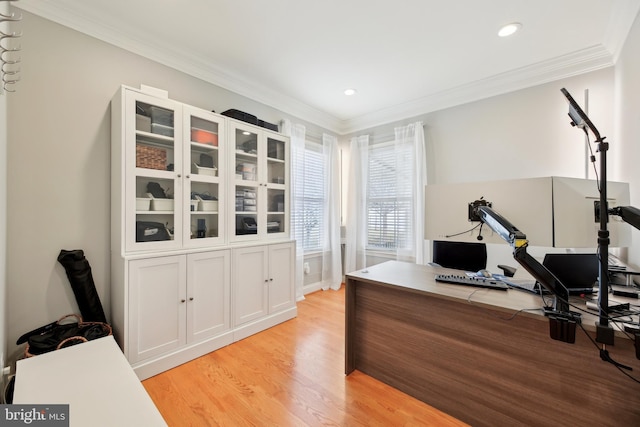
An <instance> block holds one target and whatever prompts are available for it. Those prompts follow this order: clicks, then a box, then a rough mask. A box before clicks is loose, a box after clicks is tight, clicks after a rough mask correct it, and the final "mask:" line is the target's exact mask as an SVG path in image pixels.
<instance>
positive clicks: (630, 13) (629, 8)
mask: <svg viewBox="0 0 640 427" xmlns="http://www.w3.org/2000/svg"><path fill="white" fill-rule="evenodd" d="M15 6H16V7H19V8H20V9H23V10H25V11H27V12H30V13H33V14H35V15H38V16H41V17H43V18H45V19H48V20H51V21H53V22H56V23H58V24H61V25H64V26H66V27H69V28H72V29H74V30H76V31H79V32H81V33H84V34H87V35H89V36H92V37H95V38H97V39H99V40H102V41H104V42H107V43H110V44H112V45H115V46H117V47H120V48H122V49H125V50H127V51H130V52H133V53H135V54H137V55H140V56H143V57H145V58H148V59H150V60H153V61H156V62H158V63H160V64H163V65H166V66H168V67H171V68H174V69H176V70H178V71H181V72H184V73H186V74H188V75H191V76H194V77H197V78H199V79H201V80H204V81H206V82H208V83H211V84H214V85H216V86H219V87H222V88H224V89H227V90H229V91H231V92H234V93H237V94H239V95H242V96H244V97H247V98H249V99H252V100H254V101H257V102H260V103H262V104H265V105H268V106H270V107H272V108H275V109H277V110H280V111H282V112H283V113H285V114H289V115H291V116H293V117H297V118H298V119H301V120H305V121H308V122H310V123H313V124H315V125H317V126H319V127H322V128H325V129H327V130H329V131H331V132H335V133H336V134H338V135H346V134H350V133H355V132H358V131H362V130H365V129H369V128H373V127H376V126H380V125H384V124H389V123H393V122H397V121H401V120H405V119H407V118H411V117H416V116H419V115H423V114H427V113H429V112H433V111H437V110H441V109H444V108H449V107H453V106H456V105H461V104H465V103H469V102H473V101H478V100H480V99H484V98H488V97H491V96H496V95H500V94H504V93H508V92H512V91H515V90H520V89H525V88H528V87H532V86H536V85H539V84H544V83H548V82H551V81H555V80H559V79H563V78H567V77H571V76H575V75H579V74H583V73H587V72H590V71H595V70H599V69H602V68H606V67H610V66H612V65H614V64H615V59H616V58H617V55H618V54H619V52H620V50H621V49H622V47H623V45H624V40H625V39H626V37H627V34H628V32H629V30H630V28H631V26H632V24H633V20H634V19H635V17H636V15H637V14H638V10H639V9H640V4H638V2H636V1H634V0H625V3H624V5H623V6H624V7H620V8H618V9H616V12H615V13H614V15H613V16H612V17H611V19H610V22H609V25H608V31H607V35H606V40H605V43H604V45H597V46H592V47H590V48H587V49H583V50H581V51H578V52H572V53H570V54H567V55H563V56H561V57H557V58H553V59H551V60H548V61H543V62H540V63H537V64H533V65H530V66H526V67H522V68H518V69H514V70H511V71H508V72H505V73H501V74H498V75H494V76H491V77H488V78H484V79H480V80H477V81H475V82H471V83H468V84H465V85H461V86H458V87H454V88H450V89H446V90H443V91H440V92H437V93H433V94H430V95H428V96H425V97H421V98H419V99H415V100H411V101H408V102H404V103H401V104H398V105H394V106H390V107H388V108H384V109H381V110H378V111H375V112H372V113H367V114H365V115H363V116H360V117H354V118H350V119H346V120H340V119H338V118H337V117H334V116H332V115H330V114H328V113H326V112H323V111H320V110H318V109H316V108H313V107H311V106H309V105H308V104H305V103H303V102H300V101H298V100H296V99H294V98H292V97H289V96H286V95H283V94H282V93H279V92H276V91H274V90H272V89H270V88H267V87H264V86H262V85H259V84H257V83H255V82H250V81H247V80H242V79H239V78H238V77H237V76H235V75H231V74H229V73H227V72H225V70H223V69H221V68H219V67H216V66H215V65H214V64H211V63H206V62H203V61H202V60H201V59H200V58H198V57H195V56H192V55H189V54H188V53H186V52H185V51H184V50H178V49H175V48H172V46H167V45H158V44H156V43H155V42H154V41H152V40H147V39H144V36H140V35H138V36H137V37H136V36H134V35H132V34H131V31H130V29H129V31H127V29H126V28H117V27H115V26H109V25H107V24H105V23H104V22H101V21H97V20H94V21H91V20H87V18H86V17H83V16H80V15H79V14H78V13H76V12H75V11H74V10H72V9H71V8H68V7H67V8H65V7H64V6H63V5H62V4H60V3H57V2H42V1H34V0H21V1H20V2H19V3H17V4H16V5H15Z"/></svg>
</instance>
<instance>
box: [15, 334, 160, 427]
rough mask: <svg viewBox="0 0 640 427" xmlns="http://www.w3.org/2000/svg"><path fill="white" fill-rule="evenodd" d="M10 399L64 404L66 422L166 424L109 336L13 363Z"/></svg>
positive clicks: (81, 424) (93, 425)
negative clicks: (67, 406)
mask: <svg viewBox="0 0 640 427" xmlns="http://www.w3.org/2000/svg"><path fill="white" fill-rule="evenodd" d="M13 403H16V404H34V405H35V404H38V405H39V404H69V420H70V425H71V426H79V427H80V426H92V427H97V426H105V427H112V426H132V427H133V426H145V427H151V426H166V425H167V424H166V423H165V421H164V419H163V418H162V416H161V415H160V412H158V409H157V408H156V406H155V405H154V403H153V401H152V400H151V398H150V397H149V395H148V394H147V392H146V390H145V389H144V387H143V386H142V383H140V380H139V379H138V377H137V376H136V375H135V373H134V372H133V369H131V366H130V365H129V363H128V362H127V360H126V359H125V357H124V355H123V354H122V351H121V350H120V348H119V347H118V345H117V344H116V342H115V340H114V339H113V337H112V336H108V337H104V338H100V339H97V340H93V341H89V342H86V343H82V344H78V345H74V346H71V347H67V348H64V349H61V350H57V351H52V352H50V353H46V354H41V355H38V356H35V357H31V358H28V359H23V360H19V361H18V362H17V366H16V384H15V390H14V397H13Z"/></svg>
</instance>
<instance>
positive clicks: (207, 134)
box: [112, 87, 226, 253]
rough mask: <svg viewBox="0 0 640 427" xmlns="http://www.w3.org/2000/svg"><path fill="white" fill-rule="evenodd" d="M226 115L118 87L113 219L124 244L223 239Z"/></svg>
mask: <svg viewBox="0 0 640 427" xmlns="http://www.w3.org/2000/svg"><path fill="white" fill-rule="evenodd" d="M225 123H226V122H225V118H224V117H223V116H219V115H217V114H214V113H210V112H207V111H205V110H200V109H197V108H193V107H189V106H186V105H183V104H181V103H178V102H175V101H172V100H170V99H166V98H160V97H156V96H153V95H149V94H146V93H143V92H141V91H138V90H136V89H131V88H126V87H123V88H122V89H121V90H120V91H119V93H118V95H116V97H115V98H114V100H113V101H112V138H113V142H112V187H115V188H116V189H119V190H120V191H118V190H114V191H113V192H112V209H113V212H112V226H113V227H114V231H115V230H119V231H120V233H119V235H118V236H117V237H118V238H119V239H120V240H121V247H122V251H123V252H125V253H126V252H136V251H157V250H166V249H179V248H183V247H203V246H212V245H216V244H222V243H224V240H225V234H224V233H225V230H224V226H225V223H226V222H225V215H224V213H225V210H224V203H225V190H226V188H225V185H224V183H223V181H221V180H222V179H223V178H221V176H224V174H225V169H226V153H225V151H224V141H225Z"/></svg>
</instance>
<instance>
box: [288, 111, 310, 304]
mask: <svg viewBox="0 0 640 427" xmlns="http://www.w3.org/2000/svg"><path fill="white" fill-rule="evenodd" d="M282 133H283V134H285V135H287V136H289V138H290V140H291V162H292V165H293V162H295V161H296V159H304V143H305V138H306V128H305V127H304V125H301V124H293V123H291V121H290V120H288V119H285V120H283V121H282ZM291 169H292V170H293V167H292V168H291ZM297 185H303V183H302V182H296V179H295V178H294V176H293V174H291V182H290V183H289V194H296V186H297ZM297 204H298V203H297V202H296V200H295V198H294V197H291V209H290V212H291V218H290V224H291V236H292V238H293V239H295V240H296V272H295V273H296V275H295V277H296V299H297V300H298V301H300V300H303V299H304V293H303V290H302V288H303V286H304V274H303V271H302V264H303V261H304V248H303V247H302V230H299V229H297V227H296V226H295V224H299V223H300V222H299V221H297V220H296V219H297V218H296V215H297V214H298V213H299V212H300V213H301V212H302V207H301V206H297Z"/></svg>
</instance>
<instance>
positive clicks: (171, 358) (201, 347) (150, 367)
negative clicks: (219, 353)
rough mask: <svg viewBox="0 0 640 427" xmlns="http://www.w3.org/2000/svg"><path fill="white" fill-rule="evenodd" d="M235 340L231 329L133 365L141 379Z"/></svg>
mask: <svg viewBox="0 0 640 427" xmlns="http://www.w3.org/2000/svg"><path fill="white" fill-rule="evenodd" d="M233 341H234V333H233V332H232V331H229V332H227V333H225V334H223V335H220V336H218V337H216V338H212V339H210V340H208V341H204V342H199V343H197V344H193V345H188V346H185V347H181V348H180V349H178V350H176V351H173V352H170V353H167V354H164V355H162V356H159V357H155V358H153V359H149V360H143V361H141V362H138V363H134V364H133V365H132V366H131V367H132V368H133V370H134V372H135V373H136V375H137V376H138V378H139V379H140V380H145V379H147V378H150V377H153V376H154V375H157V374H159V373H161V372H164V371H168V370H169V369H172V368H175V367H176V366H180V365H182V364H183V363H187V362H189V361H191V360H193V359H197V358H198V357H200V356H204V355H205V354H207V353H211V352H212V351H215V350H218V349H219V348H222V347H225V346H227V345H229V344H231V343H232V342H233Z"/></svg>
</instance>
